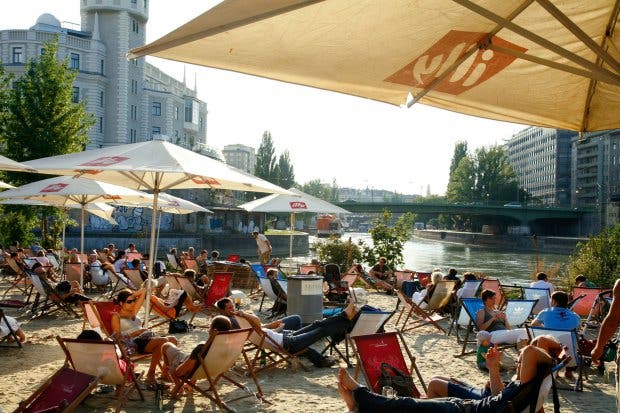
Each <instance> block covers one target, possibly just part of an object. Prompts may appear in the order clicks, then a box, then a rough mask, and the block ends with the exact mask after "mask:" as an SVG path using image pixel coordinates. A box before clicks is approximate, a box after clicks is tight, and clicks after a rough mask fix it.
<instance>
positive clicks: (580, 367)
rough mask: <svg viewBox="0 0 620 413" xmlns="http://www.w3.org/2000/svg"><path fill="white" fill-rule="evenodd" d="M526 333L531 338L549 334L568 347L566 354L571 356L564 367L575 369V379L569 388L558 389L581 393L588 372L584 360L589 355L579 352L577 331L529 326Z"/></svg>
mask: <svg viewBox="0 0 620 413" xmlns="http://www.w3.org/2000/svg"><path fill="white" fill-rule="evenodd" d="M528 333H529V334H530V336H531V337H532V338H536V337H538V336H541V335H544V334H549V335H552V336H553V337H555V338H557V339H558V341H559V342H560V343H561V344H562V345H563V346H566V347H568V351H567V352H568V354H569V355H570V356H571V360H570V361H569V362H568V363H567V364H566V367H577V371H578V374H577V378H576V379H575V383H574V384H573V386H572V387H571V388H560V390H573V391H579V392H581V391H583V380H584V378H585V380H587V379H588V370H587V368H586V363H585V359H589V357H590V356H589V355H583V354H581V353H580V352H579V347H578V345H577V330H562V329H555V328H545V327H538V326H529V327H528Z"/></svg>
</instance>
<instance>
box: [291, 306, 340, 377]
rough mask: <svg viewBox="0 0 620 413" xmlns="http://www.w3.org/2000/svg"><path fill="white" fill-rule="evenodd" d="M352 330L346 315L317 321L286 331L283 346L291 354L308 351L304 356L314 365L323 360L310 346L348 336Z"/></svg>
mask: <svg viewBox="0 0 620 413" xmlns="http://www.w3.org/2000/svg"><path fill="white" fill-rule="evenodd" d="M350 329H351V321H350V320H349V318H348V317H347V316H346V314H344V313H340V314H336V315H335V316H333V317H329V318H325V319H323V320H320V321H315V322H314V323H312V324H309V325H307V326H306V327H303V328H301V329H299V330H296V331H286V330H285V331H284V333H283V337H282V346H283V347H284V349H285V350H287V351H289V352H291V353H298V352H300V351H302V350H304V349H305V350H306V351H305V352H304V353H303V355H304V356H306V357H308V359H310V361H311V362H312V363H313V364H315V365H316V364H317V363H319V362H320V361H321V360H323V356H322V355H321V353H319V352H318V351H316V350H315V349H313V348H310V346H311V345H312V344H314V343H316V342H317V341H319V340H321V339H323V338H325V337H330V336H333V335H337V334H346V333H347V332H348V331H349V330H350Z"/></svg>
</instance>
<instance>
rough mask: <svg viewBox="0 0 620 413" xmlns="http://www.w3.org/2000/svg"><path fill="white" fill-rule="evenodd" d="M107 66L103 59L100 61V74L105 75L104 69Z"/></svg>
mask: <svg viewBox="0 0 620 413" xmlns="http://www.w3.org/2000/svg"><path fill="white" fill-rule="evenodd" d="M104 66H105V62H104V61H103V59H101V60H100V61H99V73H101V74H103V68H104Z"/></svg>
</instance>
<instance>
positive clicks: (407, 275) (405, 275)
mask: <svg viewBox="0 0 620 413" xmlns="http://www.w3.org/2000/svg"><path fill="white" fill-rule="evenodd" d="M413 274H414V273H413V271H408V270H404V271H394V277H395V279H396V288H398V289H400V287H402V285H403V281H407V280H411V279H413Z"/></svg>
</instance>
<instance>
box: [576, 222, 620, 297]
mask: <svg viewBox="0 0 620 413" xmlns="http://www.w3.org/2000/svg"><path fill="white" fill-rule="evenodd" d="M568 270H569V274H570V276H571V277H572V278H573V279H574V277H576V276H577V275H579V274H584V275H586V276H587V277H588V280H590V281H592V282H594V283H595V284H597V285H599V286H601V287H603V288H611V287H612V286H613V284H614V282H615V280H616V279H617V278H620V224H618V225H616V226H615V227H613V228H605V229H604V230H603V231H601V232H600V233H599V234H598V235H597V236H593V237H590V238H589V239H588V241H587V242H585V243H579V244H577V250H576V252H575V253H574V254H573V255H571V257H570V258H569V261H568Z"/></svg>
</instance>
